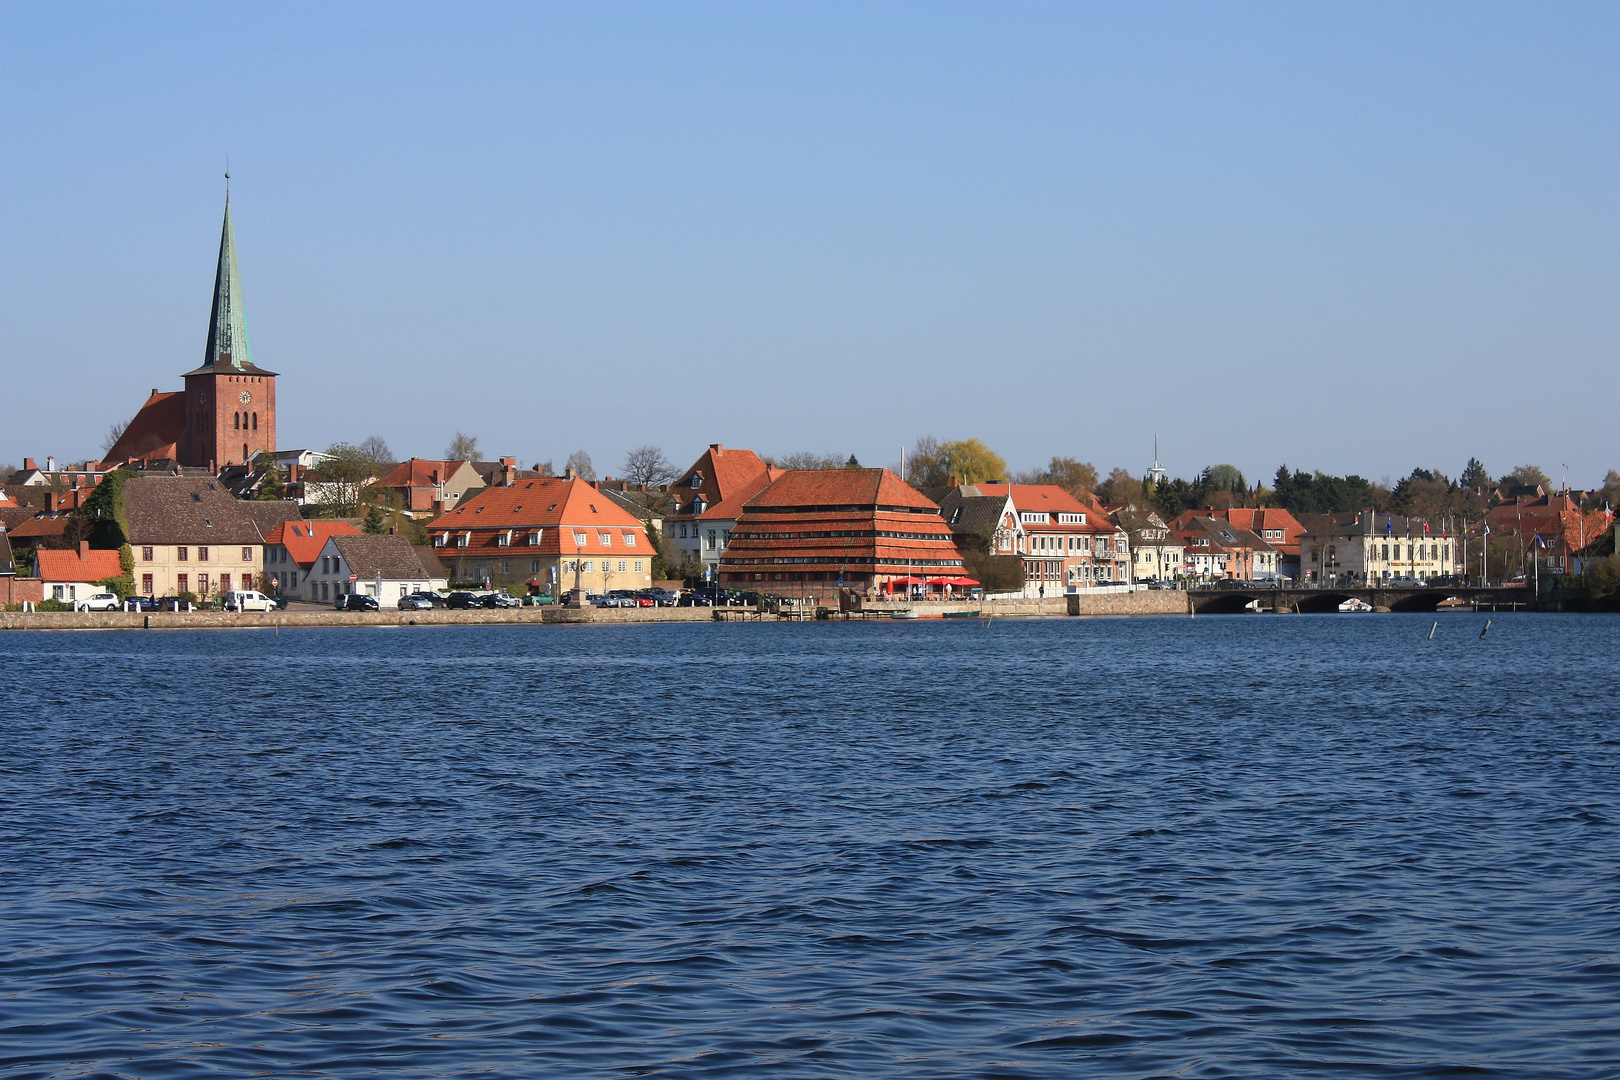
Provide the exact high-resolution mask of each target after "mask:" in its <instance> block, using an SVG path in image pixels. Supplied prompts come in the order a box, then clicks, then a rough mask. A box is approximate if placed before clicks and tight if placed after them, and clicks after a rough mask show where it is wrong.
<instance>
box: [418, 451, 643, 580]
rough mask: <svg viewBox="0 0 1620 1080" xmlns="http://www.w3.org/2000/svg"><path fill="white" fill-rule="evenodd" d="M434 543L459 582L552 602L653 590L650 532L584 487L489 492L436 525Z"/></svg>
mask: <svg viewBox="0 0 1620 1080" xmlns="http://www.w3.org/2000/svg"><path fill="white" fill-rule="evenodd" d="M428 536H429V537H430V539H431V542H432V545H433V550H434V552H435V553H436V554H437V555H438V556H439V559H440V561H441V562H442V563H443V564H444V566H445V568H446V571H447V572H448V574H449V577H450V578H451V579H452V580H455V581H477V582H483V581H487V582H489V583H490V584H491V585H492V586H501V587H504V588H509V589H518V590H520V591H533V592H542V591H544V592H550V593H551V594H552V595H558V593H560V592H563V591H567V590H569V589H574V588H582V589H586V590H588V591H591V592H605V591H607V590H609V589H644V588H647V587H649V586H650V585H652V580H653V579H652V560H653V556H654V555H655V554H656V553H655V552H654V551H653V549H652V545H651V544H650V543H649V542H648V540H647V530H646V529H645V528H644V527H643V526H642V524H641V522H640V521H639V520H637V518H636V517H635V516H634V515H632V514H630V513H628V512H626V511H625V510H624V509H623V508H622V507H620V506H619V505H618V504H617V503H615V502H614V501H613V500H612V499H608V498H606V497H604V496H603V495H602V494H601V493H600V492H599V491H597V490H596V489H595V488H594V487H592V486H591V485H590V484H589V483H587V482H586V481H584V480H579V479H574V478H568V479H564V478H561V477H555V476H547V477H537V478H535V479H532V480H521V479H520V480H518V481H517V482H516V483H514V484H512V485H511V486H507V487H489V488H485V489H484V490H483V491H480V492H479V493H477V494H476V495H474V496H473V497H472V498H471V499H468V500H466V501H465V502H463V503H462V504H461V505H460V506H458V507H456V508H455V509H454V510H451V511H450V512H449V513H447V514H445V515H443V516H442V517H440V518H438V519H436V520H435V521H433V522H432V523H431V524H429V525H428Z"/></svg>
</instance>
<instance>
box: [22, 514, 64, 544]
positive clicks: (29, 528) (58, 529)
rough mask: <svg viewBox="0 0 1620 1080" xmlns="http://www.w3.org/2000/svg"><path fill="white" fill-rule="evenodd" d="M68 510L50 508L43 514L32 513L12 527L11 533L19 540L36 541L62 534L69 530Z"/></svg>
mask: <svg viewBox="0 0 1620 1080" xmlns="http://www.w3.org/2000/svg"><path fill="white" fill-rule="evenodd" d="M67 527H68V511H66V510H48V511H46V512H44V513H41V514H32V515H31V516H30V517H29V518H28V520H26V521H24V522H22V523H21V524H19V525H16V526H14V527H13V528H12V529H11V535H12V537H13V538H14V539H17V540H27V541H29V542H31V543H32V542H36V541H39V540H41V539H48V538H50V537H53V536H61V535H62V534H63V533H65V532H67Z"/></svg>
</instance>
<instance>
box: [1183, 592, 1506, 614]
mask: <svg viewBox="0 0 1620 1080" xmlns="http://www.w3.org/2000/svg"><path fill="white" fill-rule="evenodd" d="M1452 597H1455V598H1456V599H1458V600H1464V601H1467V602H1468V603H1471V604H1475V605H1477V606H1479V607H1484V608H1497V607H1500V608H1502V609H1504V610H1512V609H1514V608H1522V607H1526V606H1528V605H1531V604H1533V603H1534V602H1535V596H1534V594H1533V593H1532V591H1531V590H1529V589H1526V588H1524V587H1523V586H1518V587H1498V588H1479V587H1463V586H1460V585H1439V586H1434V587H1429V586H1409V587H1402V588H1393V589H1391V588H1342V589H1341V588H1328V587H1323V588H1320V589H1241V588H1222V589H1189V590H1188V591H1187V606H1188V608H1189V609H1190V610H1192V611H1193V612H1196V613H1197V614H1199V615H1233V614H1237V613H1238V612H1240V611H1244V610H1245V609H1247V608H1248V606H1249V605H1250V604H1252V603H1254V602H1255V601H1256V600H1258V601H1259V602H1260V604H1259V606H1260V610H1262V611H1269V612H1278V613H1282V612H1297V613H1300V614H1308V613H1311V612H1325V611H1338V610H1339V605H1340V604H1342V603H1344V602H1345V601H1346V600H1360V601H1362V602H1363V603H1367V604H1371V605H1372V608H1373V610H1374V611H1433V610H1434V609H1435V608H1437V607H1439V606H1440V604H1441V603H1442V602H1444V601H1445V600H1447V599H1450V598H1452Z"/></svg>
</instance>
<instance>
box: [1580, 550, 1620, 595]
mask: <svg viewBox="0 0 1620 1080" xmlns="http://www.w3.org/2000/svg"><path fill="white" fill-rule="evenodd" d="M1584 578H1585V581H1584V584H1585V585H1586V595H1587V596H1588V597H1589V598H1590V599H1592V600H1607V599H1608V598H1610V597H1612V596H1614V595H1616V594H1617V593H1620V555H1605V556H1604V557H1603V558H1601V559H1593V560H1591V561H1590V562H1588V563H1587V564H1586V573H1585V575H1584Z"/></svg>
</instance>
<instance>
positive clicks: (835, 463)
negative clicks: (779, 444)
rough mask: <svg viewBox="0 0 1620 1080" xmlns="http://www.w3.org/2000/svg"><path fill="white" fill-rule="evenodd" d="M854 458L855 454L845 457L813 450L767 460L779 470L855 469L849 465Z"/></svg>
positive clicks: (781, 455) (780, 455) (779, 455)
mask: <svg viewBox="0 0 1620 1080" xmlns="http://www.w3.org/2000/svg"><path fill="white" fill-rule="evenodd" d="M854 458H855V455H854V454H850V455H849V456H848V457H845V456H844V455H843V454H818V453H816V452H815V451H813V450H800V451H798V452H796V453H792V454H778V455H777V456H776V457H772V458H766V459H765V460H766V463H767V464H770V465H775V466H776V467H777V468H778V469H843V468H853V467H855V466H851V465H849V462H850V461H853V460H854Z"/></svg>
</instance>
